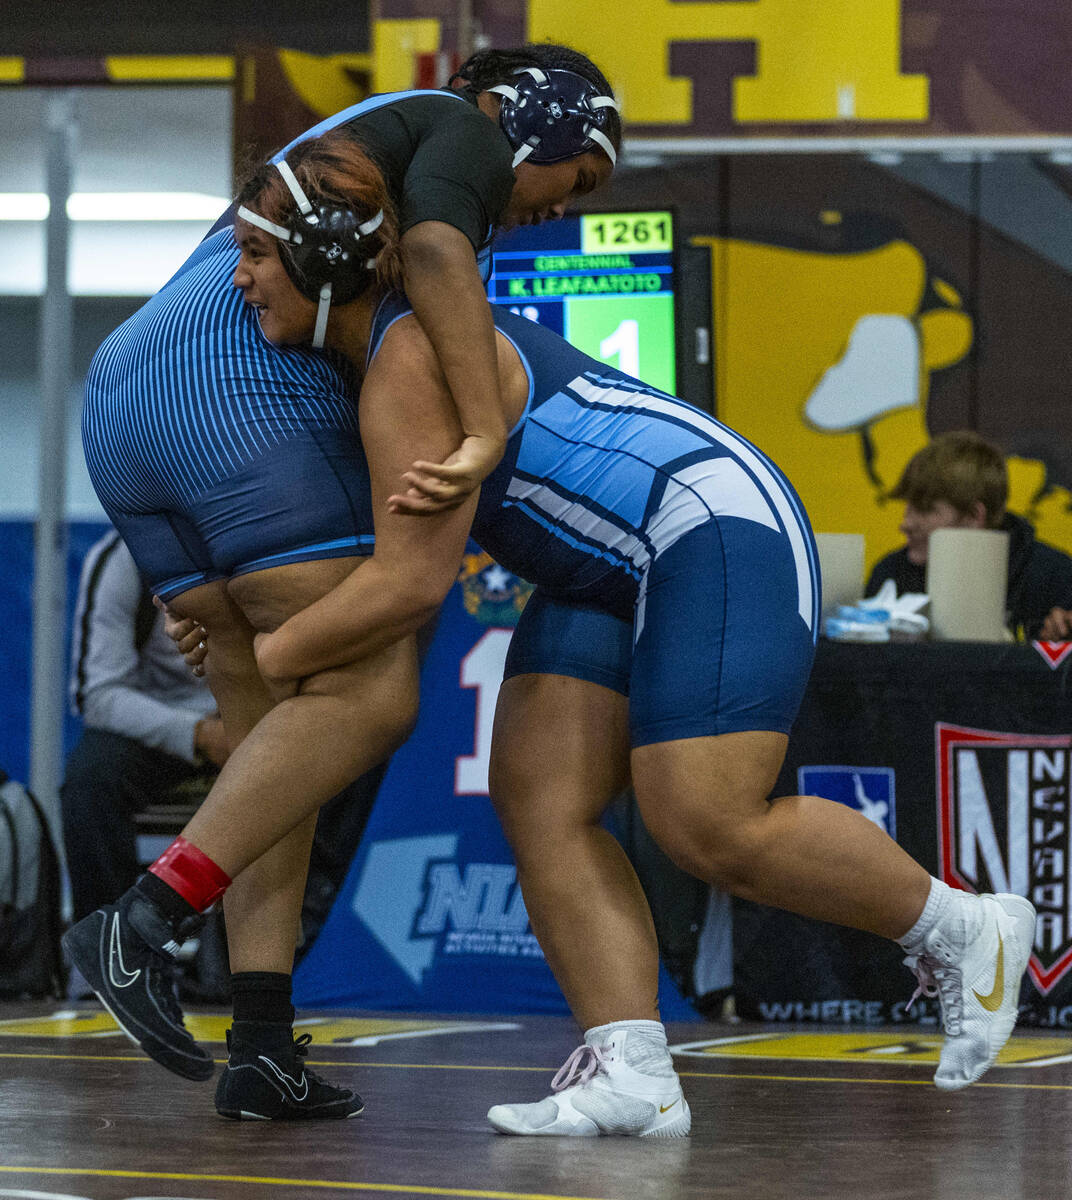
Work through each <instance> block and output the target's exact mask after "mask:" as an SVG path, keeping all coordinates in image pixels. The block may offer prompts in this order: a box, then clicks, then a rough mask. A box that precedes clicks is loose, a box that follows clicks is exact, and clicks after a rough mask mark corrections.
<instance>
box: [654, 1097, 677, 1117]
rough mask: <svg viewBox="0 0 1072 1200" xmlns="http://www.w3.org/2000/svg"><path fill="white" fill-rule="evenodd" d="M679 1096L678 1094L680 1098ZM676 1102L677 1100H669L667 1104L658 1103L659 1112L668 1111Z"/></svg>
mask: <svg viewBox="0 0 1072 1200" xmlns="http://www.w3.org/2000/svg"><path fill="white" fill-rule="evenodd" d="M680 1098H681V1097H680V1096H679V1097H678V1099H680ZM676 1103H677V1100H671V1102H670V1103H669V1104H660V1105H659V1112H661V1113H664V1112H669V1111H670V1110H671V1109H672V1108H673V1107H674V1105H675V1104H676Z"/></svg>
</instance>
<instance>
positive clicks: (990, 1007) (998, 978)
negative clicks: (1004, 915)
mask: <svg viewBox="0 0 1072 1200" xmlns="http://www.w3.org/2000/svg"><path fill="white" fill-rule="evenodd" d="M974 994H975V998H976V1000H978V1001H979V1003H980V1004H981V1005H982V1006H983V1008H985V1009H986V1011H987V1012H997V1010H998V1009H999V1008H1000V1007H1001V1002H1002V1000H1004V999H1005V944H1004V943H1003V942H1002V940H1001V934H1000V933H999V934H998V962H997V966H996V967H995V968H994V986H993V988H992V989H991V991H990V992H989V994H988V995H986V996H980V995H979V993H978V992H975V993H974Z"/></svg>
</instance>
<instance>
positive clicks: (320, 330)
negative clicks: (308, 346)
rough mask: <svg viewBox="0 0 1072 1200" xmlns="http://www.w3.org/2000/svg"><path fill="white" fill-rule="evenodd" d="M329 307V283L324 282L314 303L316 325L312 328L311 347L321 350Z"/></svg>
mask: <svg viewBox="0 0 1072 1200" xmlns="http://www.w3.org/2000/svg"><path fill="white" fill-rule="evenodd" d="M329 308H331V284H330V283H325V284H324V286H323V287H322V288H321V289H320V299H319V300H318V301H317V303H316V325H315V326H314V328H313V349H314V350H323V348H324V335H325V334H326V333H327V331H328V309H329Z"/></svg>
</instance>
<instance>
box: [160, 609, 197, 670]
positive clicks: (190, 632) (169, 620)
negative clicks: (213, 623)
mask: <svg viewBox="0 0 1072 1200" xmlns="http://www.w3.org/2000/svg"><path fill="white" fill-rule="evenodd" d="M153 603H154V604H155V605H156V607H157V608H158V609H160V611H161V612H162V613H163V614H164V632H165V633H166V634H167V635H168V637H169V638H171V640H172V641H173V642H174V643H175V645H176V646H177V647H178V648H179V651H180V653H181V654H182V657H183V658H184V659H185V660H186V665H187V666H188V667H189V668H190V670H191V671H192V672H193V673H194V674H195V675H196V676H198V678H200V677H201V676H202V675H204V673H205V657H206V655H207V654H208V630H207V629H205V627H204V626H203V625H202V624H201V623H200V622H199V621H194V620H192V619H191V618H190V617H177V616H176V615H175V614H174V613H173V612H172V611H171V609H169V608H168V606H167V605H166V604H165V603H164V602H163V600H161V599H160V597H159V596H154V597H153Z"/></svg>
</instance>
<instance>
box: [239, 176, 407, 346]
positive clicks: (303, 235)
mask: <svg viewBox="0 0 1072 1200" xmlns="http://www.w3.org/2000/svg"><path fill="white" fill-rule="evenodd" d="M275 167H276V169H277V170H278V171H279V173H280V175H282V176H283V181H284V182H285V183H286V185H287V188H288V189H289V191H290V194H291V195H292V196H293V197H294V201H295V203H296V204H297V207H298V211H297V212H296V213H295V215H294V218H293V219H292V220H291V221H290V222H289V223H288V224H287V225H277V224H276V223H275V222H274V221H269V220H268V219H267V218H266V217H262V216H261V215H260V214H259V213H255V212H253V211H252V209H249V208H246V206H245V205H242V206H241V207H240V208H239V210H238V215H239V216H240V217H241V218H242V220H243V221H248V222H249V223H250V224H251V225H255V226H256V227H257V228H258V229H263V230H264V231H265V233H270V234H271V235H272V237H275V238H278V239H279V240H280V241H281V242H286V243H287V245H286V247H285V249H284V247H282V246H281V247H280V251H279V258H280V261H281V262H282V263H283V266H284V268H285V269H286V272H287V274H288V275H289V276H290V278H291V280H292V281H293V283H294V286H295V287H296V288H297V289H298V291H299V292H301V294H302V295H303V296H304V297H305V298H306V299H307V300H313V301H315V303H316V306H317V309H316V326H315V328H314V331H313V346H314V347H315V348H316V349H318V350H319V349H321V348H322V347H323V345H324V335H325V334H326V332H327V326H328V309H329V308H330V307H331V305H332V304H347V303H349V302H350V301H351V300H356V299H357V297H358V296H360V295H361V294H362V293H363V292H365V291H366V290H367V289H368V288H369V286H370V285H371V284H372V282H373V280H374V279H375V269H376V256H375V255H373V256H372V257H369V249H370V247H369V246H367V245H365V244H364V243H365V240H366V239H367V238H369V237H370V236H371V235H372V234H373V233H375V232H376V230H377V229H379V227H380V225H381V224H382V223H383V209H382V208H381V209H380V210H379V211H378V212H377V213H375V214H374V215H373V216H371V217H369V218H367V219H366V220H362V219H361V218H360V217H359V216H358V215H357V214H356V213H355V212H354V211H353V210H352V209H350V208H347V207H346V205H343V204H328V203H325V204H318V205H315V206H314V205H313V203H312V201H311V200H310V199H309V197H308V196H306V194H305V192H304V191H303V190H302V186H301V184H300V183H299V182H298V180H297V177H296V176H295V174H294V172H293V171H292V170H291V169H290V166H289V164H288V163H287V161H286V159H280V161H279V162H277V163H276V164H275Z"/></svg>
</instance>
